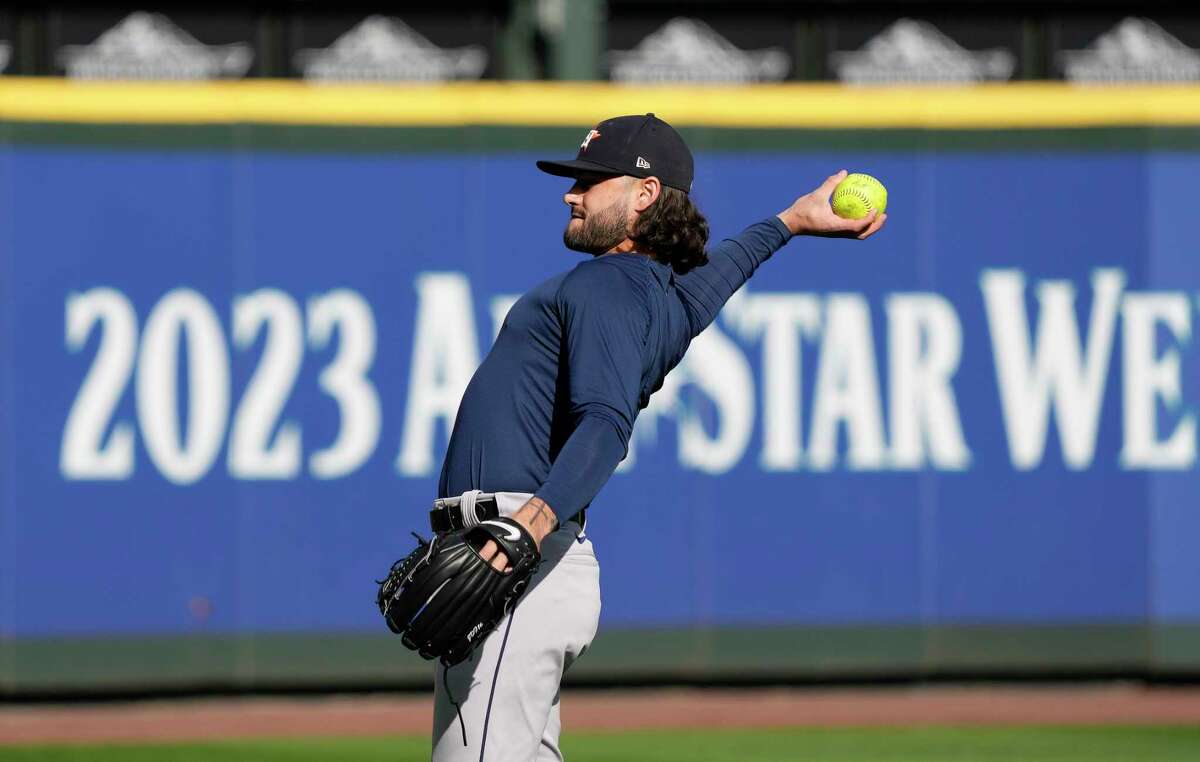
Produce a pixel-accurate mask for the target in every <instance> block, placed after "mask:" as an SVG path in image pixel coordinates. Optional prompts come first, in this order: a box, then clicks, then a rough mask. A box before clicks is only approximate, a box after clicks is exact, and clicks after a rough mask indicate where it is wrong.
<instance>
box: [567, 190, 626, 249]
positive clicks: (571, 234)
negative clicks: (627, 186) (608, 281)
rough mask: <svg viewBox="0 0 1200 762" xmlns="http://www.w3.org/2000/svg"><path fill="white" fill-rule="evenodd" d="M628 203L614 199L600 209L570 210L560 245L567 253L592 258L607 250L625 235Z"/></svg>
mask: <svg viewBox="0 0 1200 762" xmlns="http://www.w3.org/2000/svg"><path fill="white" fill-rule="evenodd" d="M628 220H629V199H628V198H627V197H625V196H621V197H618V198H616V199H614V200H613V202H612V203H611V204H609V205H608V206H607V207H604V208H602V209H594V210H590V211H589V210H585V209H584V208H583V205H572V206H571V220H570V221H569V222H568V223H567V229H566V230H564V231H563V243H564V244H565V245H566V247H567V248H568V249H572V250H574V251H582V252H584V253H586V254H591V255H593V256H596V255H600V254H603V253H605V252H606V251H609V250H611V249H612V248H613V247H615V246H616V245H617V244H619V243H620V242H621V241H623V240H625V238H626V236H627V234H628Z"/></svg>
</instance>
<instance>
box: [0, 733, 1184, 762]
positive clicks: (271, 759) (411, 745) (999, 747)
mask: <svg viewBox="0 0 1200 762" xmlns="http://www.w3.org/2000/svg"><path fill="white" fill-rule="evenodd" d="M563 751H564V753H565V754H566V757H567V759H568V760H569V761H570V762H792V761H793V760H795V761H796V762H993V761H995V762H999V761H1000V760H1005V761H1006V762H1007V761H1009V760H1011V761H1012V762H1141V761H1143V760H1144V761H1145V762H1185V760H1186V761H1187V762H1195V760H1197V759H1200V727H1101V728H1084V727H1064V728H1060V727H1019V728H904V729H885V728H871V729H861V728H837V729H809V728H788V729H779V730H757V731H638V732H622V733H575V734H572V735H570V736H568V737H567V738H566V739H564V743H563ZM428 755H429V743H428V741H427V740H426V739H425V738H423V737H413V736H405V737H396V738H356V739H298V740H290V741H279V740H275V741H244V742H224V743H203V744H200V743H197V744H170V745H152V744H144V745H137V746H124V745H122V746H74V747H72V746H29V747H0V760H39V761H41V760H45V761H47V762H57V761H59V760H62V761H63V762H77V761H78V762H82V760H88V762H115V760H122V761H124V760H129V761H130V762H151V761H153V762H199V760H220V761H221V762H310V761H311V762H318V761H321V762H326V761H327V762H332V761H333V760H356V761H360V760H361V762H372V761H373V760H389V761H390V762H401V761H404V760H424V759H428Z"/></svg>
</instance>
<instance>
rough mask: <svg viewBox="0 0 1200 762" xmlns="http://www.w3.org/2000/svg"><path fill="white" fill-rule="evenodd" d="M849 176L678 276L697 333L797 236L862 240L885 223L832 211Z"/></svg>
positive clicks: (839, 175)
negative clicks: (837, 189)
mask: <svg viewBox="0 0 1200 762" xmlns="http://www.w3.org/2000/svg"><path fill="white" fill-rule="evenodd" d="M845 177H846V171H845V170H842V171H841V172H838V173H837V174H835V175H832V176H830V177H829V178H828V179H826V180H825V182H824V183H822V184H821V186H820V187H819V188H817V189H816V190H814V191H813V192H811V193H806V194H805V195H803V196H801V197H800V198H798V199H796V201H795V202H793V203H792V205H791V206H789V207H788V208H787V209H785V210H783V211H782V212H780V213H779V214H777V215H775V216H774V217H769V218H767V219H765V220H763V221H762V222H756V223H754V224H753V225H751V226H750V227H748V228H746V229H745V230H743V231H742V232H741V233H739V234H737V235H736V236H734V237H733V238H726V239H725V240H724V241H721V242H720V243H719V244H717V245H716V246H714V247H712V248H711V249H709V251H708V264H706V265H702V266H700V267H696V268H694V269H692V270H690V271H689V272H687V273H686V274H684V275H680V276H678V277H677V278H676V280H675V283H676V287H677V288H678V290H679V293H680V294H681V295H682V297H683V300H684V305H685V307H686V308H687V310H688V318H689V321H690V322H691V330H692V336H696V335H698V334H699V333H700V332H701V331H703V330H704V329H705V328H707V327H708V325H709V324H710V323H712V321H713V320H715V319H716V317H717V313H718V312H720V311H721V308H722V307H723V306H725V302H727V301H728V300H729V297H731V296H733V294H734V292H735V291H737V290H738V289H739V288H741V287H742V284H744V283H745V282H746V281H747V280H749V279H750V276H751V275H753V274H754V271H755V270H756V269H758V266H759V265H761V264H762V263H763V262H765V261H767V259H768V258H769V257H770V256H771V255H772V254H774V253H775V252H776V251H778V250H779V249H780V248H782V247H783V245H784V244H785V243H787V242H788V241H789V240H790V239H791V238H792V236H797V235H812V236H821V237H831V238H859V239H863V238H867V237H869V236H871V235H873V234H874V233H875V232H876V231H877V230H879V228H881V227H883V223H884V222H885V221H886V220H887V215H886V214H882V215H876V214H875V213H874V212H872V213H871V214H870V215H869V216H867V217H864V218H863V219H861V220H847V219H843V218H841V217H838V216H837V215H836V214H834V213H833V210H832V209H830V207H829V197H830V196H831V195H832V194H833V189H834V187H835V186H836V185H837V184H838V183H839V182H841V181H842V179H843V178H845Z"/></svg>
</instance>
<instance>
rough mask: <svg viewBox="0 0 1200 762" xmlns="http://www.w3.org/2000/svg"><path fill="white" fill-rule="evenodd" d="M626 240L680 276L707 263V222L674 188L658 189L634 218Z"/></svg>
mask: <svg viewBox="0 0 1200 762" xmlns="http://www.w3.org/2000/svg"><path fill="white" fill-rule="evenodd" d="M630 239H632V240H633V242H634V243H636V244H638V245H639V246H640V247H643V248H645V249H646V250H647V252H648V253H650V254H652V255H654V258H655V259H657V260H658V261H659V262H664V263H666V264H668V265H670V266H671V268H672V269H674V270H675V272H677V273H679V274H680V275H682V274H683V273H686V272H687V271H688V270H691V269H692V268H693V267H699V266H700V265H705V264H708V255H707V254H705V253H704V247H705V245H706V244H707V243H708V220H707V219H705V218H704V215H703V214H701V213H700V210H699V209H697V208H696V205H695V204H693V203H692V200H691V199H690V198H688V194H686V193H684V192H683V191H681V190H678V189H676V188H669V187H667V186H665V185H664V186H662V192H661V193H659V195H658V199H657V200H656V201H655V202H654V203H653V204H651V205H650V207H649V208H647V209H646V211H644V212H642V213H641V214H640V215H638V218H637V222H636V223H634V226H633V234H632V235H631V236H630Z"/></svg>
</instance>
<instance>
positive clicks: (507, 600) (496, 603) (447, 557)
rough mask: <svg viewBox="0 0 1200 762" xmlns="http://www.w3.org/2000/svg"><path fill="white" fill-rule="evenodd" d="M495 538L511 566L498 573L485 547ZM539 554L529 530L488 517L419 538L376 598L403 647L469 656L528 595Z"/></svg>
mask: <svg viewBox="0 0 1200 762" xmlns="http://www.w3.org/2000/svg"><path fill="white" fill-rule="evenodd" d="M488 540H492V541H494V542H495V543H496V545H497V546H498V547H499V548H500V550H501V551H503V552H504V554H505V555H506V556H508V560H509V563H510V564H511V567H510V568H508V569H506V570H504V571H498V570H496V569H494V568H493V567H492V565H491V563H489V562H487V561H484V560H483V558H482V557H481V556H480V555H479V549H480V548H481V547H483V545H484V544H486V543H487V541H488ZM540 561H541V555H540V553H539V552H538V548H537V543H536V542H534V539H533V536H532V535H530V534H529V532H528V531H527V530H526V529H525V527H523V526H521V525H520V524H518V523H517V522H516V521H513V520H512V519H510V518H504V517H502V518H497V519H488V520H487V521H484V522H481V523H480V524H478V525H477V526H475V527H473V528H471V529H468V530H465V531H460V532H451V533H448V534H445V535H440V536H438V537H435V538H434V539H433V541H432V542H425V541H424V540H421V541H420V544H419V545H418V547H417V548H416V549H415V550H414V551H413V552H412V553H410V554H409V555H408V556H407V557H405V558H402V559H400V560H399V561H397V562H396V563H395V564H393V565H392V569H391V571H390V572H389V573H388V576H387V578H386V579H385V580H383V582H381V583H380V585H379V594H378V596H377V599H376V603H378V605H379V612H380V613H381V614H383V618H384V620H385V621H386V622H387V625H388V628H389V629H391V631H392V632H394V633H396V634H397V635H400V636H401V640H402V642H403V643H404V645H406V646H408V647H409V648H411V649H412V650H414V651H416V652H418V653H419V654H421V656H423V657H425V658H426V659H440V660H441V661H442V663H443V664H445V665H446V666H453V665H455V664H457V663H459V662H460V661H463V660H464V659H466V658H467V657H468V656H470V655H471V652H472V651H473V650H475V648H476V647H477V646H478V645H479V644H480V643H482V642H483V640H484V639H485V638H486V637H487V636H488V634H489V633H490V632H491V631H492V630H493V629H495V627H496V625H497V624H498V623H499V622H500V620H501V619H503V618H504V615H505V614H507V613H508V612H509V611H510V610H511V609H512V607H513V606H514V605H515V604H516V602H517V599H519V598H520V597H521V594H522V593H524V592H525V588H526V587H527V586H528V585H529V580H530V578H531V577H532V576H533V574H534V572H535V571H537V567H538V563H539V562H540Z"/></svg>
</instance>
